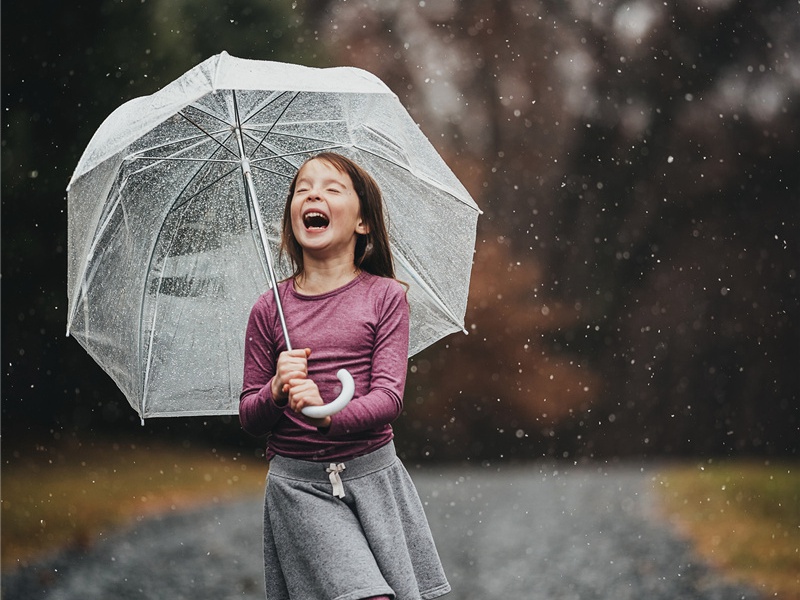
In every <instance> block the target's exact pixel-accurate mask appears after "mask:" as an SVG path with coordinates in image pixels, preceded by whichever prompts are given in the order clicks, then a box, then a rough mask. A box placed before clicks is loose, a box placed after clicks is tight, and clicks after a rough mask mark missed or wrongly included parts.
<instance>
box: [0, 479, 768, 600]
mask: <svg viewBox="0 0 800 600" xmlns="http://www.w3.org/2000/svg"><path fill="white" fill-rule="evenodd" d="M408 469H409V472H410V473H411V475H412V477H413V479H414V481H415V482H416V484H417V487H418V489H419V492H420V496H421V497H422V500H423V502H424V503H425V509H426V512H427V514H428V518H429V521H430V524H431V528H432V529H433V533H434V538H435V539H436V543H437V546H438V548H439V552H440V554H441V557H442V562H443V564H444V567H445V571H446V572H447V575H448V578H449V580H450V583H451V585H452V587H453V591H452V592H451V593H450V594H449V595H448V596H446V597H447V598H453V599H454V600H455V599H458V600H493V599H498V600H499V599H501V598H558V599H559V600H570V599H581V600H585V599H593V598H597V599H601V598H602V599H606V598H614V599H617V600H620V599H621V600H624V599H626V598H630V599H634V598H636V599H641V598H648V599H649V600H653V599H664V600H673V599H675V598H681V599H683V600H687V599H699V600H700V599H702V600H706V599H708V600H716V599H719V600H729V599H746V600H756V599H757V598H758V597H759V596H758V594H756V593H755V592H753V591H752V590H749V589H747V588H744V587H742V586H739V585H736V584H732V583H731V582H729V581H726V580H725V579H723V578H722V577H721V575H719V574H718V573H716V572H714V571H712V570H710V569H709V568H708V567H707V566H706V565H704V564H702V562H700V561H699V560H698V558H697V557H696V556H695V555H694V554H693V553H692V552H691V549H690V548H689V547H688V545H687V544H686V543H685V542H684V541H682V540H680V539H679V538H678V537H676V536H675V535H674V534H673V533H672V532H671V531H670V530H669V528H668V527H667V526H666V525H665V524H664V523H663V522H661V521H659V520H658V519H656V518H655V517H654V514H653V506H654V496H653V492H652V491H651V487H652V483H651V478H652V474H651V473H649V472H648V471H647V470H642V469H639V468H633V467H613V468H606V467H599V468H598V467H591V466H588V467H581V468H578V467H567V466H543V465H538V464H537V465H532V466H527V467H517V466H515V467H510V466H500V467H498V466H485V467H470V468H464V469H458V468H454V467H445V468H433V467H427V468H424V469H423V468H415V467H414V466H413V465H408ZM261 503H262V501H261V498H253V499H250V500H247V501H242V502H237V503H231V504H221V505H216V506H213V507H208V508H205V509H203V510H199V511H193V512H190V513H185V514H172V515H169V516H165V517H162V518H153V519H148V520H145V521H142V522H140V523H137V524H135V525H134V526H132V527H130V528H128V529H126V530H121V531H118V532H116V533H114V534H113V535H111V536H109V537H107V538H104V539H101V540H99V541H98V542H96V543H95V544H93V545H92V546H91V547H90V548H89V549H87V550H85V551H81V552H77V551H73V552H63V553H61V554H60V555H58V556H56V557H54V558H52V559H50V560H47V561H43V562H41V563H38V564H36V565H32V566H30V567H28V568H26V569H24V570H20V571H17V572H15V573H11V574H6V575H4V577H3V581H2V592H3V593H2V597H3V598H4V599H5V600H14V599H19V600H23V599H24V600H27V599H32V598H48V599H65V600H66V599H78V598H80V599H81V600H88V599H100V598H126V599H127V598H146V599H161V598H171V599H182V598H186V599H187V600H188V599H192V600H203V599H205V598H209V599H211V598H213V599H227V598H246V599H257V598H261V599H263V598H264V591H263V574H262V569H263V566H262V559H261V510H262V506H261ZM303 600H305V599H303Z"/></svg>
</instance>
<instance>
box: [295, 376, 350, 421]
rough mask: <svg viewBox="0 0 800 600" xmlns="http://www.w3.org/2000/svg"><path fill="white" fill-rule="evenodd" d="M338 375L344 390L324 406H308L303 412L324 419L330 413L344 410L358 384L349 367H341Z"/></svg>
mask: <svg viewBox="0 0 800 600" xmlns="http://www.w3.org/2000/svg"><path fill="white" fill-rule="evenodd" d="M336 377H338V378H339V381H341V382H342V391H341V393H340V394H339V395H338V396H337V397H336V400H334V401H333V402H328V403H327V404H323V405H322V406H306V407H305V408H304V409H303V410H302V412H303V414H304V415H305V416H307V417H311V418H312V419H323V418H325V417H328V416H330V415H335V414H336V413H337V412H339V411H340V410H342V409H343V408H344V407H345V406H347V404H348V403H349V402H350V400H351V399H352V397H353V394H354V393H355V391H356V384H355V382H354V381H353V376H352V375H350V372H349V371H348V370H347V369H339V370H338V371H337V373H336Z"/></svg>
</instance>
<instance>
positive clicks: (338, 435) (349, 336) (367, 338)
mask: <svg viewBox="0 0 800 600" xmlns="http://www.w3.org/2000/svg"><path fill="white" fill-rule="evenodd" d="M278 290H279V292H280V295H281V302H282V304H283V309H284V313H285V318H286V325H287V329H288V330H289V336H290V339H291V342H292V347H293V348H310V349H311V356H310V358H309V359H308V377H309V378H310V379H312V380H314V382H315V383H316V384H317V387H318V388H319V391H320V395H321V396H322V398H323V399H324V400H325V401H326V402H329V401H331V400H333V399H334V398H335V397H336V396H338V394H339V392H340V391H341V383H340V382H339V380H338V379H337V377H336V372H337V371H338V370H339V369H341V368H345V369H347V370H348V371H349V372H350V374H351V375H352V376H353V380H354V381H355V395H354V396H353V399H352V400H351V401H350V404H348V405H347V406H346V407H345V408H344V410H342V411H341V412H339V413H337V414H335V415H334V416H333V417H332V421H331V426H330V428H329V429H328V430H327V431H324V432H323V431H320V430H319V429H317V428H316V427H313V426H311V425H309V424H307V423H306V422H305V421H303V420H302V419H301V418H300V417H299V416H298V415H296V414H295V413H294V412H293V411H292V410H291V409H289V408H287V407H286V406H279V405H278V404H276V403H275V400H274V399H273V397H272V391H271V386H270V382H271V380H272V377H273V376H274V374H275V365H276V361H277V358H278V355H279V354H280V353H281V352H282V351H284V350H286V343H285V342H284V339H283V332H282V329H281V326H280V321H279V318H278V315H277V311H276V309H275V299H274V297H273V294H272V291H269V292H267V293H265V294H263V295H262V296H261V297H260V298H259V299H258V301H256V303H255V305H254V306H253V309H252V311H251V313H250V321H249V323H248V325H247V333H246V337H245V357H244V384H243V386H242V393H241V396H240V401H239V420H240V421H241V424H242V427H243V428H244V430H245V431H247V432H248V433H250V434H252V435H255V436H262V435H265V434H266V435H268V437H267V458H272V457H273V456H274V455H275V454H279V455H281V456H286V457H290V458H298V459H301V460H313V461H329V460H330V461H333V460H348V459H350V458H353V457H355V456H361V455H363V454H366V453H368V452H371V451H372V450H375V449H377V448H380V447H381V446H383V445H385V444H387V443H388V442H389V441H390V440H391V439H392V436H393V434H392V427H391V425H390V423H391V421H393V420H394V419H395V418H396V417H397V416H398V415H399V414H400V412H401V411H402V409H403V388H404V386H405V380H406V365H407V362H408V336H409V334H408V327H409V325H408V323H409V314H408V302H407V300H406V296H405V290H404V288H403V287H402V285H400V284H399V283H398V282H397V281H396V280H394V279H389V278H384V277H377V276H375V275H370V274H368V273H361V274H360V275H358V276H357V277H356V278H355V279H354V280H353V281H351V282H350V283H348V284H347V285H345V286H343V287H341V288H338V289H336V290H333V291H331V292H328V293H326V294H320V295H318V296H306V295H303V294H300V293H299V292H297V291H296V290H295V289H294V285H293V283H292V281H291V280H288V281H285V282H283V283H281V284H280V285H279V286H278Z"/></svg>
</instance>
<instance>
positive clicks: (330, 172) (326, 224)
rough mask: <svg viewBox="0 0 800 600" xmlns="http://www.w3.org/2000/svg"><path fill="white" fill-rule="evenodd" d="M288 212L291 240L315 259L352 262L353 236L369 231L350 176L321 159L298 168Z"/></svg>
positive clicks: (354, 240)
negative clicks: (338, 259) (347, 260)
mask: <svg viewBox="0 0 800 600" xmlns="http://www.w3.org/2000/svg"><path fill="white" fill-rule="evenodd" d="M290 210H291V219H292V231H293V233H294V237H295V239H296V240H297V242H298V243H299V244H300V246H301V247H302V248H303V253H304V254H305V255H308V256H310V257H313V258H316V259H318V260H329V259H334V258H339V257H343V256H347V257H349V258H350V260H352V259H353V255H354V253H355V245H356V234H366V233H368V230H369V229H368V227H367V226H366V225H365V224H364V222H363V221H362V220H361V208H360V203H359V200H358V195H357V194H356V192H355V190H354V189H353V182H352V181H351V180H350V176H349V175H348V174H347V173H343V172H341V171H339V170H338V169H337V168H336V167H334V166H333V165H331V164H330V163H328V162H326V161H324V160H320V159H312V160H310V161H308V162H307V163H306V164H305V165H303V167H302V168H301V169H300V172H299V173H298V174H297V181H296V184H295V189H294V195H293V196H292V200H291V209H290Z"/></svg>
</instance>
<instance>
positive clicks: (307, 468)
mask: <svg viewBox="0 0 800 600" xmlns="http://www.w3.org/2000/svg"><path fill="white" fill-rule="evenodd" d="M396 460H397V453H396V452H395V448H394V442H393V441H390V442H389V443H388V444H386V445H385V446H381V447H380V448H378V449H377V450H374V451H372V452H370V453H369V454H365V455H364V456H357V457H356V458H352V459H350V460H346V461H339V462H332V461H328V462H313V461H308V460H298V459H296V458H287V457H285V456H280V455H276V456H274V457H273V458H272V460H271V461H270V463H269V474H270V475H275V476H276V477H286V478H287V479H296V480H298V481H320V482H326V481H328V480H329V478H330V476H329V474H330V472H331V471H330V468H331V467H332V466H333V465H337V466H339V465H344V467H343V468H342V469H337V472H338V473H339V476H340V477H341V478H342V479H343V480H345V481H346V480H348V479H355V478H357V477H363V476H364V475H369V474H370V473H374V472H376V471H380V470H381V469H385V468H386V467H389V466H391V465H393V464H394V462H395V461H396Z"/></svg>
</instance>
